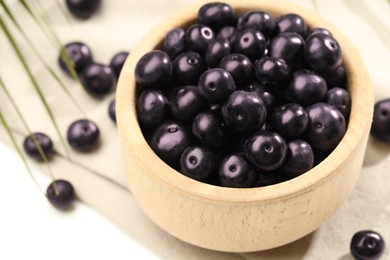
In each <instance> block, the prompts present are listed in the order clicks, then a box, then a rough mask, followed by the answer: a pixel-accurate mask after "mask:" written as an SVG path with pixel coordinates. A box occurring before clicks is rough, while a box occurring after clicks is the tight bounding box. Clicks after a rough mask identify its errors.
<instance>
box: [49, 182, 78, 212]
mask: <svg viewBox="0 0 390 260" xmlns="http://www.w3.org/2000/svg"><path fill="white" fill-rule="evenodd" d="M46 197H47V199H48V200H49V201H50V203H51V204H52V205H53V206H54V207H56V208H58V209H60V210H66V209H69V208H70V206H71V205H72V203H73V201H74V200H75V199H76V195H75V191H74V188H73V186H72V184H71V183H70V182H68V181H66V180H55V181H53V182H52V183H50V185H49V186H48V187H47V189H46Z"/></svg>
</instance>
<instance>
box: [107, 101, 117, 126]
mask: <svg viewBox="0 0 390 260" xmlns="http://www.w3.org/2000/svg"><path fill="white" fill-rule="evenodd" d="M115 105H116V102H115V98H114V99H113V100H112V101H111V102H110V105H109V106H108V116H109V117H110V118H111V120H112V121H113V122H114V123H116V107H115Z"/></svg>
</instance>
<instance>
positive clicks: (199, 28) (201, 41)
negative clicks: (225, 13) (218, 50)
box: [185, 24, 214, 54]
mask: <svg viewBox="0 0 390 260" xmlns="http://www.w3.org/2000/svg"><path fill="white" fill-rule="evenodd" d="M185 37H186V42H187V46H188V49H190V50H191V51H194V52H198V53H200V54H204V53H206V51H207V47H208V46H209V44H210V43H211V42H212V41H213V39H214V32H213V30H212V29H211V28H210V27H208V26H206V25H204V24H194V25H191V26H190V27H189V28H188V29H187V31H186V35H185Z"/></svg>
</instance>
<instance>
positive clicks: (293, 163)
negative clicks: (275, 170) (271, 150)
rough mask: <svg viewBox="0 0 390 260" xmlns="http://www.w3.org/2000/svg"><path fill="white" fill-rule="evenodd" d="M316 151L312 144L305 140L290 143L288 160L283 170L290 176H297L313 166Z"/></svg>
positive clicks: (284, 173) (285, 174)
mask: <svg viewBox="0 0 390 260" xmlns="http://www.w3.org/2000/svg"><path fill="white" fill-rule="evenodd" d="M313 165H314V153H313V150H312V149H311V146H310V145H309V144H308V143H307V142H305V141H303V140H299V139H297V140H293V141H291V142H289V143H288V151H287V156H286V160H285V161H284V164H283V166H282V168H281V172H282V173H283V175H284V176H286V177H288V178H295V177H297V176H299V175H301V174H303V173H305V172H307V171H309V170H310V169H311V168H313Z"/></svg>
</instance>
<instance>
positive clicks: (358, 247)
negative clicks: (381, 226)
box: [350, 230, 385, 260]
mask: <svg viewBox="0 0 390 260" xmlns="http://www.w3.org/2000/svg"><path fill="white" fill-rule="evenodd" d="M350 251H351V254H352V255H353V257H354V258H355V259H357V260H378V259H380V257H381V256H382V254H383V252H384V251H385V240H384V239H383V237H382V236H381V235H380V234H379V233H377V232H375V231H372V230H362V231H359V232H357V233H355V234H354V235H353V237H352V239H351V243H350Z"/></svg>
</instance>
